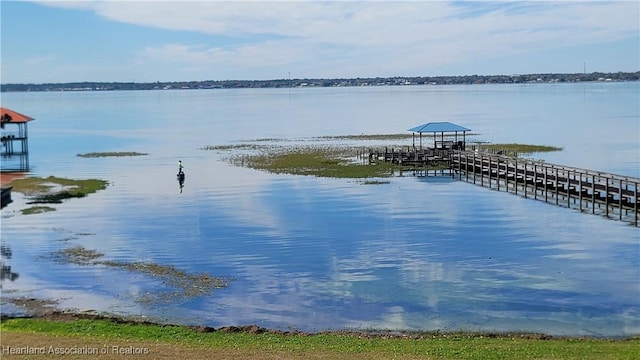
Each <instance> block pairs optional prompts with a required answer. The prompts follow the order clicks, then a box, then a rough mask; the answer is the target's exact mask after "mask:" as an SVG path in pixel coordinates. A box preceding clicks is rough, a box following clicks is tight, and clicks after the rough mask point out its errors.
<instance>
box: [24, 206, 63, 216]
mask: <svg viewBox="0 0 640 360" xmlns="http://www.w3.org/2000/svg"><path fill="white" fill-rule="evenodd" d="M49 211H56V209H55V208H52V207H50V206H31V207H28V208H26V209H22V210H20V212H21V213H22V215H33V214H41V213H45V212H49Z"/></svg>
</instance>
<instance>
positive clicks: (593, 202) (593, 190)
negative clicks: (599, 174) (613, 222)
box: [591, 175, 596, 214]
mask: <svg viewBox="0 0 640 360" xmlns="http://www.w3.org/2000/svg"><path fill="white" fill-rule="evenodd" d="M591 213H592V214H595V213H596V176H595V175H591Z"/></svg>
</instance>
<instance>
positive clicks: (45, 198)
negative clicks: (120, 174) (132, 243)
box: [10, 176, 108, 204]
mask: <svg viewBox="0 0 640 360" xmlns="http://www.w3.org/2000/svg"><path fill="white" fill-rule="evenodd" d="M107 184H108V182H107V181H105V180H98V179H87V180H73V179H65V178H59V177H54V176H49V177H47V178H39V177H30V178H22V179H15V180H13V181H12V182H11V183H10V185H11V186H13V190H14V191H16V192H20V193H23V194H25V195H27V196H30V197H31V201H30V202H29V204H42V203H61V202H62V200H64V199H69V198H81V197H85V196H87V195H89V194H92V193H94V192H96V191H99V190H104V189H106V187H107Z"/></svg>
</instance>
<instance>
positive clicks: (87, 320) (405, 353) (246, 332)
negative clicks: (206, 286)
mask: <svg viewBox="0 0 640 360" xmlns="http://www.w3.org/2000/svg"><path fill="white" fill-rule="evenodd" d="M0 334H2V337H3V345H4V346H8V347H17V346H24V343H25V342H27V344H28V346H31V347H37V346H40V347H48V346H60V345H59V344H61V343H66V344H74V345H73V346H81V345H82V346H83V348H84V349H86V348H91V347H92V346H94V347H97V348H98V347H102V346H116V347H117V346H121V344H128V346H132V345H131V344H132V343H133V344H135V346H136V347H137V348H139V349H140V350H141V351H142V352H141V353H139V355H149V356H150V357H152V358H158V356H159V355H160V354H161V353H162V354H163V355H167V354H170V353H171V352H176V351H177V352H178V353H180V352H184V351H186V350H188V351H189V354H190V355H192V357H188V358H211V357H214V358H227V357H225V356H229V357H228V358H246V359H248V358H252V359H271V358H274V359H276V358H277V359H301V358H316V359H320V358H322V359H324V358H331V359H349V360H354V359H388V358H407V359H522V358H543V359H634V358H637V355H639V353H638V351H639V350H638V349H640V337H629V338H620V339H610V338H591V337H562V336H560V337H554V336H547V335H542V334H531V333H510V334H509V333H505V334H500V333H474V332H462V331H459V332H438V331H434V332H389V331H378V332H375V331H349V330H336V331H327V332H318V333H305V332H297V331H278V330H269V329H265V328H261V327H259V326H256V325H249V326H227V327H221V328H218V329H214V328H212V327H206V326H186V325H172V324H160V323H154V322H150V321H140V320H132V319H126V318H122V317H109V316H104V315H97V314H73V313H64V312H52V313H50V314H49V315H47V316H41V317H37V318H34V317H32V318H15V317H13V318H11V317H5V316H3V317H2V319H1V320H0ZM25 339H26V340H25ZM21 341H22V342H21ZM65 341H66V342H65ZM29 342H31V343H30V344H29ZM114 344H117V345H114ZM145 349H146V350H145ZM230 352H231V353H232V354H231V355H233V356H230V355H229V354H230ZM112 355H114V356H121V354H112ZM101 358H109V357H108V356H107V357H101ZM113 358H115V357H113Z"/></svg>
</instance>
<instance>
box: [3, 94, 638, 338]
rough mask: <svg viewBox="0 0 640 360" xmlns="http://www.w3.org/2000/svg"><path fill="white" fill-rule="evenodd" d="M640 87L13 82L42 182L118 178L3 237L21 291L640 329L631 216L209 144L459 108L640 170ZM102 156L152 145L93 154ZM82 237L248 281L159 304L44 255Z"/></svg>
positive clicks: (524, 326)
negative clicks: (370, 180)
mask: <svg viewBox="0 0 640 360" xmlns="http://www.w3.org/2000/svg"><path fill="white" fill-rule="evenodd" d="M639 99H640V83H636V82H633V83H580V84H527V85H473V86H405V87H363V88H298V89H237V90H185V91H175V90H174V91H136V92H56V93H3V94H2V106H3V107H8V108H11V109H13V110H16V111H18V112H21V113H25V114H28V115H30V116H32V117H34V118H35V119H36V120H35V121H33V122H31V123H30V124H29V135H30V142H29V147H30V165H31V175H33V176H49V175H55V176H60V177H68V178H78V179H84V178H100V179H105V180H108V181H109V186H108V188H107V189H106V190H103V191H100V192H98V193H95V194H92V195H90V196H88V197H86V198H82V199H71V200H68V201H66V202H65V203H63V204H59V205H55V207H56V209H57V210H56V211H54V212H49V213H43V214H37V215H21V214H20V212H19V210H20V209H21V208H24V207H27V206H28V205H26V204H25V202H26V200H25V199H24V198H23V197H22V196H21V195H20V194H16V193H14V196H13V197H14V202H13V203H12V204H11V205H9V206H8V207H6V208H4V209H3V210H2V229H1V235H2V245H3V246H5V247H8V248H10V249H11V252H12V256H11V258H10V259H6V258H5V264H8V265H10V266H11V269H12V271H13V272H15V273H17V274H18V275H19V276H18V278H16V279H15V280H14V281H11V280H9V279H4V280H3V281H2V291H3V296H18V297H22V296H27V297H36V298H53V299H59V300H60V306H61V307H64V308H73V309H80V310H84V309H94V310H99V311H109V312H114V313H120V314H133V315H142V316H147V317H151V318H153V319H159V320H162V321H168V322H174V323H186V324H203V325H209V326H214V327H219V326H225V325H246V324H258V325H260V326H265V327H270V328H277V329H299V330H305V331H320V330H325V329H341V328H362V329H371V328H376V329H391V330H401V329H402V330H434V329H440V330H483V331H535V332H543V333H547V334H553V335H594V336H626V335H631V334H638V333H640V231H639V230H638V228H635V227H633V226H630V225H628V224H627V223H624V222H619V221H612V220H607V219H605V218H603V217H601V216H595V215H589V214H583V213H580V212H578V211H575V210H570V209H565V208H560V207H556V206H552V205H549V204H545V203H543V202H540V201H534V200H530V199H524V198H521V197H518V196H514V195H512V194H508V193H504V192H497V191H492V190H489V189H486V188H482V187H479V186H475V185H472V184H468V183H465V182H461V181H456V180H454V179H451V178H449V177H430V178H418V177H412V176H406V177H396V178H392V179H391V180H390V182H389V183H387V184H380V185H363V184H362V183H361V182H358V181H354V180H348V179H326V178H315V177H305V176H290V175H274V174H268V173H265V172H261V171H256V170H251V169H246V168H242V167H236V166H233V165H231V164H229V163H228V162H226V161H224V159H223V158H224V157H225V156H228V155H229V154H228V153H225V152H217V151H207V150H202V148H203V147H205V146H209V145H226V144H238V143H240V142H241V141H243V140H256V139H271V140H270V141H272V142H276V143H279V142H285V141H291V140H295V141H299V142H310V141H313V140H312V138H313V137H316V136H331V135H353V134H362V133H364V134H391V133H404V132H406V129H408V128H411V127H413V126H416V125H419V124H422V123H425V122H429V121H450V122H453V123H456V124H459V125H461V126H465V127H467V128H470V129H471V130H472V131H473V132H474V133H476V134H478V135H473V136H470V137H468V139H467V140H468V141H490V142H494V143H510V142H516V143H530V144H543V145H556V146H561V147H563V151H560V152H555V153H545V154H534V155H533V156H534V157H535V158H539V159H544V160H545V161H547V162H552V163H558V164H566V165H572V166H577V167H583V168H587V169H593V170H601V171H608V172H613V173H617V174H622V175H628V176H635V177H638V176H640V161H639V154H640V129H639V127H640V125H639V122H640V121H639V119H640V104H639ZM351 142H355V141H353V140H351ZM410 142H411V140H410V139H409V140H407V144H408V143H410ZM356 143H357V142H356ZM358 144H363V145H366V146H369V145H375V144H373V143H368V142H367V143H365V142H362V143H358ZM103 151H137V152H143V153H148V155H146V156H138V157H120V158H115V157H114V158H94V159H87V158H81V157H78V156H76V155H77V154H80V153H89V152H103ZM178 159H180V160H182V161H183V162H184V163H185V172H186V173H187V179H186V183H185V186H184V188H183V189H182V190H180V189H179V187H178V184H177V182H176V178H175V173H176V170H177V161H178ZM77 245H82V246H83V247H85V248H87V249H93V250H97V251H99V252H101V253H104V254H105V255H104V258H105V259H108V260H116V261H127V262H135V261H145V262H153V263H158V264H165V265H171V266H175V267H177V268H179V269H183V270H185V271H190V272H198V273H200V272H206V273H209V274H211V275H213V276H223V277H229V278H233V281H231V282H230V284H229V287H227V288H224V289H217V290H215V291H213V292H212V293H211V294H210V295H206V296H200V297H195V298H188V299H179V300H178V299H171V300H167V301H151V302H141V301H139V300H140V298H141V297H144V296H145V295H146V294H156V293H159V292H160V293H161V292H163V291H167V288H168V286H167V285H166V284H163V283H162V281H161V280H159V279H157V278H154V277H151V276H147V275H144V274H140V273H131V272H127V271H125V270H122V269H114V268H111V267H106V266H80V265H70V264H60V263H56V262H54V261H51V260H49V259H48V257H47V256H48V255H50V254H51V253H52V252H55V251H58V250H61V249H64V248H68V247H72V246H77ZM3 311H16V310H15V309H12V308H11V307H10V306H9V305H6V304H5V305H4V306H3Z"/></svg>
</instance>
